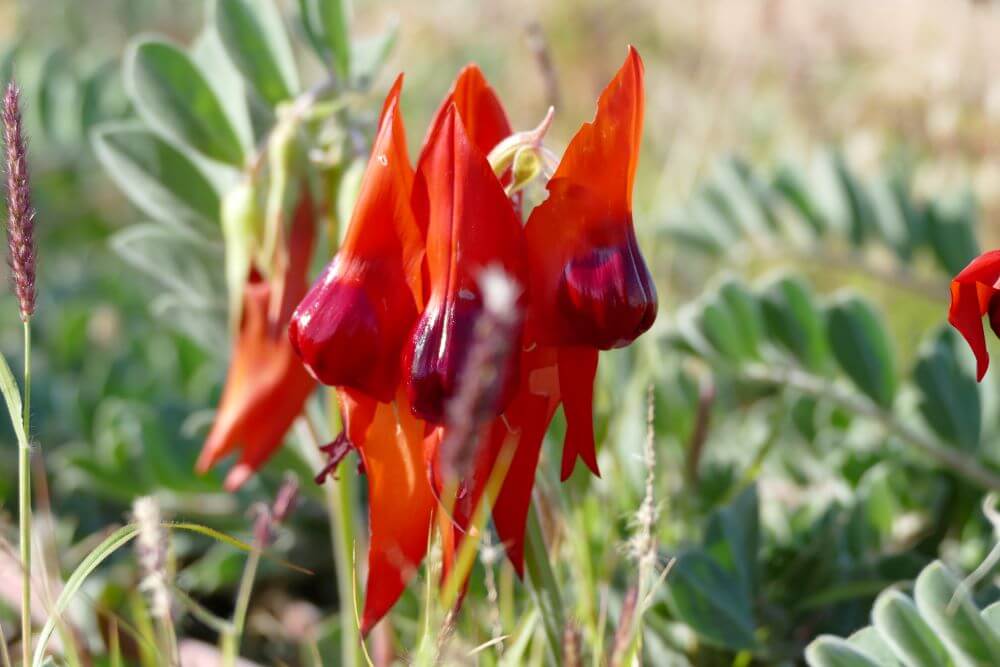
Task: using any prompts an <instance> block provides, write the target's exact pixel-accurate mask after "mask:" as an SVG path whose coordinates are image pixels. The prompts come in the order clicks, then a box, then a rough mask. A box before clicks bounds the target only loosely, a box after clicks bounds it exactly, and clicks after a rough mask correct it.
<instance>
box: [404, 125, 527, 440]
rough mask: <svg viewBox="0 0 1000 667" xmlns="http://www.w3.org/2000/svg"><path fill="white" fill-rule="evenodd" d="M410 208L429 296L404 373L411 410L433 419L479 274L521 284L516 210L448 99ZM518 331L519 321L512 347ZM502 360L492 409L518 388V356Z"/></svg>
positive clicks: (473, 310) (475, 311)
mask: <svg viewBox="0 0 1000 667" xmlns="http://www.w3.org/2000/svg"><path fill="white" fill-rule="evenodd" d="M413 210H414V215H415V216H416V218H417V220H418V224H421V223H422V222H425V223H426V224H421V226H422V227H424V228H426V230H427V250H426V262H427V276H428V287H429V290H428V293H429V296H428V299H427V305H426V307H425V308H424V311H423V313H422V314H421V315H420V317H419V318H418V320H417V323H416V325H415V326H414V327H413V331H412V333H411V336H410V341H409V343H408V345H407V347H406V352H405V356H404V362H405V369H406V370H405V374H404V379H405V382H406V385H407V391H408V396H409V398H410V401H411V403H412V405H413V409H414V413H415V414H416V415H418V416H420V417H421V418H423V419H425V420H427V421H430V422H433V423H440V422H441V421H442V419H443V417H444V408H445V405H446V403H447V401H448V400H449V399H450V398H451V397H452V396H453V395H454V393H455V391H456V388H457V387H456V384H457V381H458V378H459V377H460V373H461V370H462V368H463V366H464V364H465V361H466V358H467V356H468V352H469V348H470V345H471V343H472V339H473V335H472V334H473V328H474V324H475V322H476V320H477V318H478V316H479V314H480V313H482V311H483V297H482V293H481V289H480V284H479V277H480V275H481V273H482V272H483V271H484V270H485V269H487V268H490V267H494V268H499V269H502V270H503V271H504V272H506V274H507V275H508V276H510V277H511V278H512V279H513V280H514V281H515V282H516V283H517V284H519V285H525V284H526V271H525V263H524V235H523V231H522V229H521V224H520V222H519V221H518V218H517V214H516V213H515V212H514V208H513V206H512V205H511V203H510V200H509V199H508V198H507V196H506V194H505V193H504V189H503V187H502V186H501V185H500V182H499V181H498V180H497V178H496V176H494V174H493V171H492V169H491V168H490V165H489V163H488V162H487V161H486V157H485V156H484V155H483V153H482V152H481V151H480V150H479V149H478V148H477V147H476V146H475V145H474V144H473V143H472V142H471V141H470V140H469V138H468V136H467V135H466V133H465V129H464V127H463V125H462V121H461V119H460V118H459V117H458V113H457V110H456V108H455V107H454V105H453V106H450V107H449V108H448V110H447V111H446V112H445V114H444V115H443V116H442V117H441V118H440V120H439V123H438V125H437V126H436V127H435V128H434V130H433V131H432V133H431V136H430V137H429V142H428V145H427V147H426V149H425V151H424V154H423V155H422V156H421V159H420V163H419V164H418V166H417V173H416V177H415V179H414V187H413ZM522 299H523V295H522ZM519 307H520V306H519ZM520 331H521V326H520V325H518V326H517V328H516V332H517V335H516V336H515V337H514V338H515V346H517V345H519V344H520ZM515 349H516V348H515ZM509 363H510V366H509V368H508V369H507V371H506V372H505V375H504V378H505V379H506V387H505V389H504V391H501V392H500V393H501V400H500V401H499V403H498V408H497V411H498V412H501V411H502V410H503V407H504V406H505V405H506V401H507V400H509V397H510V394H511V393H512V391H513V390H514V388H516V386H517V356H516V355H511V358H510V362H509Z"/></svg>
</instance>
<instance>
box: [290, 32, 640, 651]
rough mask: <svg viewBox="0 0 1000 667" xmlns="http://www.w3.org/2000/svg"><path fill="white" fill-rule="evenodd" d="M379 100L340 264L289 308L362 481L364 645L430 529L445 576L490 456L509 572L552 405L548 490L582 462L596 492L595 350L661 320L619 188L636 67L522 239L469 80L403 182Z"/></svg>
mask: <svg viewBox="0 0 1000 667" xmlns="http://www.w3.org/2000/svg"><path fill="white" fill-rule="evenodd" d="M401 86H402V77H400V79H398V80H397V81H396V83H395V85H394V86H393V88H392V90H391V91H390V93H389V96H388V98H387V100H386V103H385V106H384V109H383V111H382V117H381V120H380V124H379V130H378V135H377V137H376V140H375V144H374V148H373V150H372V156H371V160H370V162H369V165H368V168H367V171H366V173H365V175H364V179H363V183H362V186H361V191H360V195H359V199H358V203H357V206H356V208H355V211H354V214H353V217H352V219H351V222H350V226H349V228H348V230H347V236H346V238H345V240H344V243H343V245H342V246H341V249H340V251H339V252H338V253H337V255H336V257H334V259H333V261H332V262H331V263H330V265H329V266H328V267H327V268H326V270H325V272H324V273H323V274H322V275H321V276H320V278H319V280H318V281H317V282H316V283H315V284H314V285H313V287H312V289H311V290H310V291H309V293H308V294H307V295H306V297H305V298H304V299H303V300H302V302H301V303H300V304H299V307H298V309H297V310H296V311H295V314H294V316H293V318H292V322H291V325H290V330H289V333H290V337H291V340H292V344H293V346H294V348H295V350H296V351H297V352H298V353H299V355H300V357H301V358H302V360H303V362H304V363H305V365H306V368H308V369H309V371H310V372H311V373H312V374H313V375H314V376H315V377H316V378H317V379H318V380H320V381H321V382H323V383H324V384H328V385H332V386H335V387H337V388H338V390H339V393H340V396H341V402H342V407H343V416H344V421H345V434H346V437H347V439H348V441H349V443H350V444H351V445H352V446H353V447H355V448H356V449H357V451H358V452H359V454H360V455H361V459H362V461H363V464H364V469H365V471H366V473H367V478H368V485H369V499H370V517H371V521H370V524H371V550H370V553H369V569H368V582H367V595H366V598H365V608H364V615H363V619H362V630H363V631H364V632H367V631H368V630H369V629H370V628H371V627H372V626H373V625H374V624H375V623H376V622H377V621H378V620H379V619H380V618H381V617H382V616H383V615H385V613H386V612H387V611H388V610H389V609H390V608H391V607H392V605H393V604H394V603H395V601H396V600H397V599H398V597H399V595H400V594H401V593H402V591H403V588H404V587H405V586H406V584H407V582H408V581H409V579H410V578H411V576H412V574H413V573H414V572H415V570H416V568H417V567H418V565H419V563H420V561H421V560H422V559H423V557H424V555H425V551H426V549H427V544H428V536H429V531H430V530H431V528H432V525H433V523H434V521H435V520H437V522H438V525H439V526H440V527H441V529H442V544H443V547H444V554H445V566H446V568H447V567H450V565H451V562H452V559H453V557H454V554H455V550H456V549H457V546H458V543H459V542H460V540H461V538H462V535H463V534H464V531H465V529H466V528H467V527H468V525H469V522H470V521H471V517H472V513H473V510H474V508H475V507H476V504H477V503H478V502H479V500H480V499H481V497H482V495H483V493H484V490H485V485H486V480H487V479H488V478H489V475H490V472H491V471H492V469H493V466H494V464H495V463H496V460H497V457H498V455H499V453H500V451H501V449H502V448H503V447H504V446H505V445H507V444H509V445H511V446H512V447H513V461H512V463H511V465H510V467H509V471H508V473H507V475H506V476H505V478H504V479H503V482H502V485H501V486H500V490H499V493H498V495H497V497H496V498H494V499H492V500H493V502H492V506H493V519H494V522H495V525H496V529H497V531H498V533H499V535H500V537H501V539H502V540H503V542H504V543H505V545H506V547H507V554H508V556H509V558H510V560H511V562H512V563H513V564H514V567H515V568H516V569H517V571H518V572H521V571H522V569H523V542H524V530H525V521H526V516H527V510H528V506H529V503H530V500H531V489H532V486H533V483H534V476H535V467H536V465H537V463H538V457H539V448H540V446H541V442H542V440H543V438H544V435H545V431H546V429H547V427H548V424H549V422H550V420H551V419H552V416H553V413H554V412H555V410H556V407H557V406H558V405H559V404H560V403H561V404H562V405H563V408H564V410H565V413H566V418H567V422H568V431H567V435H566V442H565V444H564V449H563V465H562V476H563V478H564V479H565V478H566V477H568V476H569V475H570V473H571V472H572V470H573V466H574V464H575V462H576V459H577V458H582V459H583V461H584V463H586V465H587V466H588V467H589V468H590V469H591V470H592V471H593V472H594V473H595V474H596V473H597V472H598V468H597V457H596V453H595V450H594V434H593V423H592V412H591V410H592V408H591V401H592V393H593V382H594V375H595V373H596V369H597V355H598V350H603V349H609V348H612V347H620V346H623V345H627V344H629V343H631V342H632V341H633V340H634V339H635V338H636V337H637V336H639V335H640V334H641V333H643V332H644V331H645V330H646V329H648V328H649V327H650V326H651V325H652V323H653V320H654V318H655V317H656V292H655V288H654V286H653V281H652V278H651V277H650V274H649V271H648V269H647V268H646V265H645V263H644V261H643V259H642V256H641V254H640V252H639V249H638V246H637V244H636V238H635V232H634V230H633V227H632V212H631V200H632V194H631V193H632V183H633V179H634V176H635V169H636V162H637V158H638V152H639V140H640V135H641V131H642V117H643V84H642V61H641V60H640V58H639V55H638V53H636V51H635V50H634V49H631V48H630V49H629V53H628V58H627V60H626V62H625V64H624V65H623V67H622V68H621V70H620V71H619V72H618V74H617V76H615V78H614V80H613V81H612V82H611V84H610V85H609V86H608V87H607V89H606V90H605V91H604V93H603V94H602V95H601V98H600V101H599V103H598V109H597V115H596V117H595V119H594V121H593V122H592V123H589V124H585V125H584V126H583V127H582V128H581V129H580V131H579V132H578V133H577V134H576V136H575V137H574V138H573V140H572V141H571V142H570V145H569V147H568V148H567V150H566V153H565V155H564V156H563V158H562V161H561V163H560V164H559V166H558V168H557V169H556V171H555V173H554V175H553V176H552V178H551V180H550V181H549V183H548V191H549V196H548V199H547V200H546V201H545V202H544V203H542V204H541V205H539V206H538V207H537V208H535V209H534V211H533V212H532V213H531V215H530V217H529V218H528V220H527V222H526V223H524V224H522V220H521V215H520V212H519V210H518V205H517V204H516V201H517V198H516V197H515V198H513V199H512V198H511V197H509V196H508V195H507V193H506V191H505V189H504V183H505V182H506V179H500V178H498V177H497V176H496V175H495V173H494V169H493V168H492V167H491V165H490V163H489V162H488V160H487V156H488V154H489V152H490V151H491V150H492V149H493V148H494V147H495V146H496V145H497V144H498V143H500V142H501V141H503V140H504V139H505V138H507V137H508V136H510V135H511V133H512V132H511V127H510V124H509V122H508V120H507V116H506V114H505V113H504V110H503V107H502V106H501V104H500V102H499V100H498V99H497V97H496V95H495V93H494V92H493V90H492V89H491V88H490V86H489V85H488V84H487V83H486V81H485V79H484V78H483V75H482V73H481V72H480V71H479V69H478V68H476V67H475V66H469V67H467V68H466V69H464V70H463V71H462V72H461V74H460V75H459V77H458V79H457V81H456V82H455V84H454V86H453V88H452V91H451V93H450V94H449V95H448V96H447V98H446V99H445V100H444V102H443V103H442V105H441V107H440V109H439V110H438V112H437V113H436V115H435V117H434V120H433V122H432V124H431V128H430V131H429V132H428V134H427V137H426V139H425V141H424V147H423V150H422V151H421V154H420V156H419V159H418V161H417V166H416V169H415V170H414V169H413V168H411V166H410V161H409V157H408V155H407V150H406V136H405V130H404V127H403V122H402V117H401V115H400V109H399V97H400V89H401ZM494 268H496V269H502V271H503V273H505V274H506V275H507V276H508V277H509V278H510V279H511V280H513V281H514V282H516V284H517V286H518V287H519V289H520V292H519V294H518V296H517V297H516V299H515V300H514V304H513V309H514V310H515V311H516V312H517V313H518V315H519V316H517V317H512V318H511V319H510V320H509V321H510V322H511V324H512V326H511V327H510V328H509V329H508V330H507V335H508V336H510V337H511V339H512V343H513V344H512V346H511V349H512V350H513V354H508V355H506V356H505V359H504V361H503V362H502V365H503V368H499V369H494V371H496V373H497V377H498V378H499V379H498V381H499V383H500V385H501V386H500V387H499V388H498V391H497V392H496V397H497V398H496V400H495V401H494V403H493V405H492V406H490V407H491V408H492V410H491V412H490V419H489V421H488V422H487V423H486V424H485V425H483V426H482V427H481V428H480V429H478V432H477V433H476V436H477V437H476V447H475V454H474V459H475V460H474V463H473V464H472V467H471V470H469V471H468V474H466V475H464V477H463V478H462V479H461V480H459V481H458V490H457V493H455V494H454V506H453V507H452V508H450V513H449V512H448V510H446V509H444V508H442V507H441V505H440V502H439V499H440V498H441V497H442V494H443V492H444V489H445V485H446V483H447V479H446V475H444V474H442V471H441V446H442V443H443V442H446V441H447V439H448V437H449V430H450V429H452V428H454V425H453V424H452V423H451V422H450V421H449V419H448V418H447V414H448V411H447V408H448V405H449V403H450V401H452V400H453V399H454V398H455V396H456V394H457V392H458V390H459V386H460V382H461V379H462V377H463V376H462V373H463V369H464V368H465V366H466V364H467V362H468V360H469V356H470V350H471V349H472V348H473V342H474V338H475V336H474V332H475V330H476V323H477V322H478V321H479V320H480V319H481V317H482V316H483V313H484V309H485V307H486V304H485V303H484V289H483V285H482V281H481V276H482V274H483V272H484V271H485V270H487V269H494Z"/></svg>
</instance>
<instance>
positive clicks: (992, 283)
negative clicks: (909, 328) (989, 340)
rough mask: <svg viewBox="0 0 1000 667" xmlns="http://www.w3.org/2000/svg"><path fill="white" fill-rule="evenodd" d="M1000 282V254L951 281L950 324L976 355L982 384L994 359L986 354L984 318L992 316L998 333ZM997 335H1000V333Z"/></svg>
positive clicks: (988, 256) (990, 255)
mask: <svg viewBox="0 0 1000 667" xmlns="http://www.w3.org/2000/svg"><path fill="white" fill-rule="evenodd" d="M998 281H1000V250H992V251H990V252H987V253H983V254H982V255H980V256H979V257H977V258H976V259H974V260H972V262H970V263H969V265H968V266H967V267H965V268H964V269H962V272H961V273H959V274H958V275H957V276H955V278H954V280H952V281H951V308H950V309H949V311H948V322H949V323H950V324H951V325H952V326H953V327H955V328H956V329H957V330H958V332H959V333H961V334H962V336H964V337H965V340H966V341H967V342H968V343H969V347H971V348H972V352H973V353H974V354H975V355H976V379H978V380H982V379H983V376H984V375H986V369H987V368H988V367H989V365H990V355H989V352H988V351H987V350H986V337H985V335H984V334H983V315H986V314H989V315H990V325H991V327H992V328H993V331H994V333H996V332H997V328H998V327H997V326H996V324H995V321H996V317H995V313H994V310H995V298H994V297H995V296H996V295H997V293H998V290H997V288H996V285H997V282H998ZM997 335H1000V333H998V334H997Z"/></svg>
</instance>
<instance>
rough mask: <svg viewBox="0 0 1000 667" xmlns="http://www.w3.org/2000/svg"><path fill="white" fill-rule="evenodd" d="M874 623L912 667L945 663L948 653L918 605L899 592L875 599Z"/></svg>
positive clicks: (925, 666) (891, 592)
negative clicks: (922, 616)
mask: <svg viewBox="0 0 1000 667" xmlns="http://www.w3.org/2000/svg"><path fill="white" fill-rule="evenodd" d="M872 622H873V623H874V625H875V628H876V629H877V630H878V632H879V634H880V635H881V636H882V638H883V639H884V640H885V641H886V642H887V643H888V644H889V645H890V646H892V648H893V650H894V651H895V652H896V654H897V655H899V656H900V657H901V658H902V659H903V661H904V662H905V663H906V664H907V665H909V666H910V667H937V666H938V665H943V664H946V662H947V659H948V657H947V653H946V651H945V649H944V646H943V645H942V644H941V642H939V641H938V640H937V638H936V637H935V636H934V633H933V632H932V631H931V629H930V627H929V626H928V625H927V622H926V621H924V619H922V618H921V617H920V612H919V611H917V606H916V605H915V604H913V601H912V600H910V598H909V597H907V596H906V595H904V594H903V593H900V592H899V591H892V590H890V591H885V592H884V593H882V594H881V595H879V596H878V599H876V600H875V606H874V608H873V609H872Z"/></svg>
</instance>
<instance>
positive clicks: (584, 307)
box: [525, 47, 657, 350]
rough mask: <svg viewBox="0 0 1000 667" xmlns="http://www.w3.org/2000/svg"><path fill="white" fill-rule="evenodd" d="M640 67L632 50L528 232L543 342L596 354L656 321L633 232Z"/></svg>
mask: <svg viewBox="0 0 1000 667" xmlns="http://www.w3.org/2000/svg"><path fill="white" fill-rule="evenodd" d="M642 73H643V66H642V61H641V60H640V58H639V54H638V53H637V52H636V51H635V49H633V48H631V47H630V48H629V52H628V57H627V59H626V61H625V64H624V65H623V66H622V68H621V69H620V70H619V71H618V74H617V75H616V76H615V78H614V79H613V80H612V81H611V83H610V84H609V85H608V87H607V88H606V89H605V90H604V92H603V93H602V94H601V98H600V100H599V101H598V105H597V114H596V116H595V117H594V120H593V122H591V123H586V124H584V125H583V126H582V127H581V128H580V130H579V131H578V132H577V133H576V135H575V136H574V137H573V139H572V141H571V142H570V144H569V146H568V147H567V148H566V153H565V154H564V156H563V158H562V161H561V162H560V164H559V167H558V169H557V170H556V172H555V174H554V175H553V177H552V179H551V180H550V181H549V184H548V190H549V196H548V199H546V200H545V201H544V202H543V203H542V204H541V205H539V206H538V207H537V208H535V210H534V211H533V212H532V214H531V216H530V218H529V219H528V223H527V225H526V228H525V234H526V237H527V243H528V257H529V265H530V266H531V267H532V271H533V275H532V280H533V282H532V290H533V294H532V300H531V307H530V311H529V320H530V321H531V322H532V323H533V326H532V332H533V335H535V336H537V337H538V339H539V341H540V342H542V343H546V344H552V345H583V346H589V347H594V348H598V349H602V350H603V349H610V348H613V347H621V346H624V345H627V344H629V343H631V342H632V341H633V340H635V338H636V337H638V336H639V335H640V334H641V333H643V332H644V331H646V330H647V329H648V328H649V327H650V326H652V324H653V320H654V319H655V318H656V307H657V301H656V288H655V286H654V284H653V280H652V277H651V275H650V273H649V269H648V268H647V267H646V263H645V261H644V260H643V257H642V254H641V253H640V251H639V248H638V244H637V242H636V238H635V230H634V228H633V225H632V185H633V181H634V180H635V170H636V165H637V162H638V156H639V143H640V138H641V134H642V119H643V104H644V103H643V84H642Z"/></svg>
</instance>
